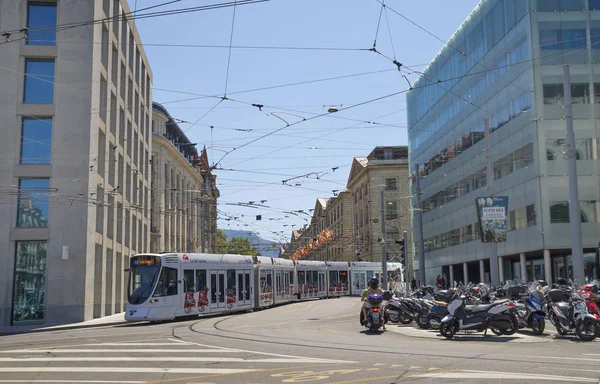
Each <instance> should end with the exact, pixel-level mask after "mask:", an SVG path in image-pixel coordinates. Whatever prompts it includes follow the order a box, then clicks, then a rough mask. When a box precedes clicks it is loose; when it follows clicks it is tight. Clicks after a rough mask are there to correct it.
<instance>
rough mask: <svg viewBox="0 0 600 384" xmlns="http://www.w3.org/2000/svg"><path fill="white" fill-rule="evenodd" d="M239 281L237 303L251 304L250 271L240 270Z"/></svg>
mask: <svg viewBox="0 0 600 384" xmlns="http://www.w3.org/2000/svg"><path fill="white" fill-rule="evenodd" d="M237 281H238V284H237V305H238V306H243V305H250V303H251V301H250V273H248V272H245V271H238V273H237Z"/></svg>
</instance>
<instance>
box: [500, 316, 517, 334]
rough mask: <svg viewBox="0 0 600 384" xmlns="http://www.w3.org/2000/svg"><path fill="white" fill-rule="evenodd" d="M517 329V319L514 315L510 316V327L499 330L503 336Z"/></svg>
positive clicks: (515, 331)
mask: <svg viewBox="0 0 600 384" xmlns="http://www.w3.org/2000/svg"><path fill="white" fill-rule="evenodd" d="M518 330H519V320H517V319H516V317H513V318H512V321H511V327H510V328H508V329H505V330H501V331H500V332H502V334H503V335H505V336H510V335H514V334H515V333H517V331H518Z"/></svg>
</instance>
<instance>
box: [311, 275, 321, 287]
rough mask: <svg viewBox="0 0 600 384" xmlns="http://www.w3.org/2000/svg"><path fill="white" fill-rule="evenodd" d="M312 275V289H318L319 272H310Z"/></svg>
mask: <svg viewBox="0 0 600 384" xmlns="http://www.w3.org/2000/svg"><path fill="white" fill-rule="evenodd" d="M312 275H313V284H314V288H318V287H319V285H318V284H319V272H317V271H312Z"/></svg>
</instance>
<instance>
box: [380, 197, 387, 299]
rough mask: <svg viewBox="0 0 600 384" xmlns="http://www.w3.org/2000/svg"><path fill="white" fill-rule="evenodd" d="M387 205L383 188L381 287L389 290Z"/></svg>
mask: <svg viewBox="0 0 600 384" xmlns="http://www.w3.org/2000/svg"><path fill="white" fill-rule="evenodd" d="M384 208H385V203H384V200H383V187H382V188H381V272H382V275H383V276H381V286H382V287H383V289H387V252H386V251H387V249H386V247H385V245H386V242H385V209H384Z"/></svg>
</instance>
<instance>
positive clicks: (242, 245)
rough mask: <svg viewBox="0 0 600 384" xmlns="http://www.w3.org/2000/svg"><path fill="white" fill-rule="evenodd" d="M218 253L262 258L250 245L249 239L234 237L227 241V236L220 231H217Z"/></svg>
mask: <svg viewBox="0 0 600 384" xmlns="http://www.w3.org/2000/svg"><path fill="white" fill-rule="evenodd" d="M217 253H221V254H223V253H229V254H235V255H248V256H260V252H258V251H257V250H256V248H254V247H252V246H251V245H250V242H249V241H248V239H244V238H242V237H234V238H232V239H231V240H230V241H227V235H226V234H225V232H223V231H222V230H220V229H217Z"/></svg>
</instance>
